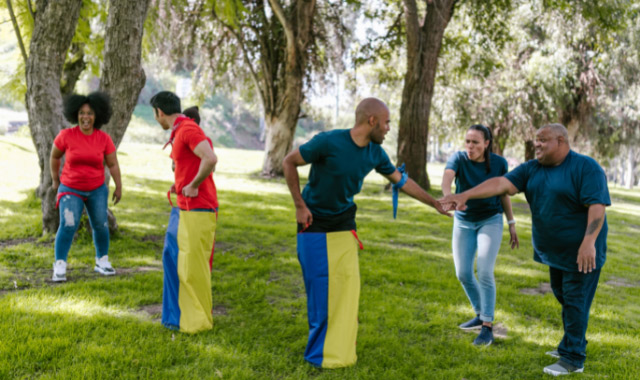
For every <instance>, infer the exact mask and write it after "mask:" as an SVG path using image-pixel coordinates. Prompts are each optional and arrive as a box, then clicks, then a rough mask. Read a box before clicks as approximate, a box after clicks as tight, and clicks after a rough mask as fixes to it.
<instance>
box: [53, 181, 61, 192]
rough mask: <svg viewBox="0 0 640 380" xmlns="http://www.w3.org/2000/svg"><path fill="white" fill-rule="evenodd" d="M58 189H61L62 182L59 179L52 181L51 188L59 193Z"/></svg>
mask: <svg viewBox="0 0 640 380" xmlns="http://www.w3.org/2000/svg"><path fill="white" fill-rule="evenodd" d="M58 187H60V180H59V179H54V180H52V182H51V188H52V189H53V191H58Z"/></svg>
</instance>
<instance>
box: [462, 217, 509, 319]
mask: <svg viewBox="0 0 640 380" xmlns="http://www.w3.org/2000/svg"><path fill="white" fill-rule="evenodd" d="M503 223H504V222H503V221H502V213H498V214H495V215H494V216H492V217H489V218H487V219H484V220H481V221H479V222H467V221H464V220H460V219H458V218H454V219H453V239H452V243H451V246H452V248H453V262H454V264H455V266H456V276H457V277H458V280H460V283H461V284H462V287H463V288H464V291H465V293H467V297H468V298H469V301H470V302H471V306H472V307H473V310H475V312H476V314H478V315H480V319H481V320H482V321H483V322H493V316H494V310H495V307H496V284H495V281H494V278H493V268H494V267H495V264H496V257H497V256H498V251H499V250H500V243H501V242H502V227H503ZM476 251H477V252H478V260H477V261H478V263H477V271H478V278H477V279H476V276H475V274H474V271H473V263H474V261H475V258H476Z"/></svg>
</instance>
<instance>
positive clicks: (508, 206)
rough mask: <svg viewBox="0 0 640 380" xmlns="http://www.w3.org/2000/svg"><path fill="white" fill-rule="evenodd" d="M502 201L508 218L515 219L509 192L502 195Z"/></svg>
mask: <svg viewBox="0 0 640 380" xmlns="http://www.w3.org/2000/svg"><path fill="white" fill-rule="evenodd" d="M500 203H501V204H502V209H503V210H504V214H505V215H506V216H507V220H513V208H512V207H511V199H509V195H508V194H503V195H501V196H500Z"/></svg>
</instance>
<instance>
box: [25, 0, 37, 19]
mask: <svg viewBox="0 0 640 380" xmlns="http://www.w3.org/2000/svg"><path fill="white" fill-rule="evenodd" d="M27 6H28V7H29V13H31V18H32V19H33V20H35V19H36V12H35V11H34V10H33V4H31V0H27Z"/></svg>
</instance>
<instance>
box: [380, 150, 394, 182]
mask: <svg viewBox="0 0 640 380" xmlns="http://www.w3.org/2000/svg"><path fill="white" fill-rule="evenodd" d="M395 171H396V166H395V165H394V164H392V163H391V160H390V159H389V156H388V155H387V152H385V151H384V149H382V147H381V148H380V159H379V161H378V165H376V172H378V173H380V174H383V175H389V174H393V172H395Z"/></svg>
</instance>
